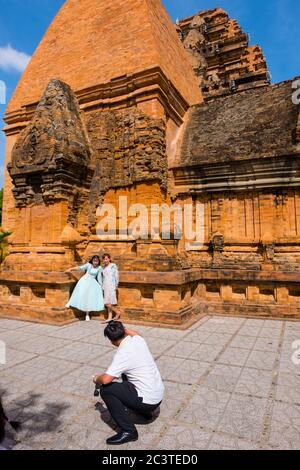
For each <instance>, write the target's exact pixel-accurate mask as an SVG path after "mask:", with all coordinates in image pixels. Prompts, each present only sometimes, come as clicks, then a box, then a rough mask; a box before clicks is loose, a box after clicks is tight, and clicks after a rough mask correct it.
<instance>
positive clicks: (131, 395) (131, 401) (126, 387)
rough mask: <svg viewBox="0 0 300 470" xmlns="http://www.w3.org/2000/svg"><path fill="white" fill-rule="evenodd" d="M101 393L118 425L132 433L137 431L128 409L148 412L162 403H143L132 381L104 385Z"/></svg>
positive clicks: (142, 412) (143, 412)
mask: <svg viewBox="0 0 300 470" xmlns="http://www.w3.org/2000/svg"><path fill="white" fill-rule="evenodd" d="M100 394H101V398H102V400H103V401H104V402H105V404H106V406H107V408H108V410H109V412H110V414H111V415H112V417H113V419H114V420H115V422H116V423H117V425H118V426H119V427H120V428H121V429H122V431H125V432H130V433H133V432H136V427H135V426H134V424H133V423H132V421H131V419H130V416H129V413H128V409H130V410H133V411H136V412H137V413H140V414H147V413H151V412H152V411H154V410H156V408H158V407H159V405H160V403H161V402H160V403H158V404H157V405H148V404H146V403H143V399H142V398H141V397H139V396H138V394H137V391H136V388H135V386H134V385H133V384H132V383H130V382H123V383H119V382H113V383H111V384H109V385H103V386H101V388H100Z"/></svg>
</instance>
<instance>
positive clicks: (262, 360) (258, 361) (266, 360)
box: [246, 350, 276, 370]
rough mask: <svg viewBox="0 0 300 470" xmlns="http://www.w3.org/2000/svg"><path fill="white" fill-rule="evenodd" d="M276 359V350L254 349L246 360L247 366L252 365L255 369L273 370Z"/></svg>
mask: <svg viewBox="0 0 300 470" xmlns="http://www.w3.org/2000/svg"><path fill="white" fill-rule="evenodd" d="M275 359H276V353H275V352H266V351H255V350H253V351H252V352H251V353H250V355H249V357H248V359H247V361H246V367H251V368H253V369H263V370H273V368H274V364H275Z"/></svg>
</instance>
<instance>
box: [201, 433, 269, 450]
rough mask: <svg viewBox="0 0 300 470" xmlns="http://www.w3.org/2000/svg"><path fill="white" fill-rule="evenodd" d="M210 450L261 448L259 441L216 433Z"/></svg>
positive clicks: (209, 447)
mask: <svg viewBox="0 0 300 470" xmlns="http://www.w3.org/2000/svg"><path fill="white" fill-rule="evenodd" d="M208 450H260V446H259V443H255V442H250V441H246V440H244V439H239V438H238V437H232V436H226V435H221V434H215V435H214V436H213V437H212V440H211V442H210V444H209V446H208Z"/></svg>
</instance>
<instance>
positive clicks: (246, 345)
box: [230, 335, 256, 349]
mask: <svg viewBox="0 0 300 470" xmlns="http://www.w3.org/2000/svg"><path fill="white" fill-rule="evenodd" d="M255 342H256V337H255V336H244V335H238V336H236V337H235V338H234V339H233V340H232V341H231V343H230V347H231V348H241V349H253V347H254V344H255Z"/></svg>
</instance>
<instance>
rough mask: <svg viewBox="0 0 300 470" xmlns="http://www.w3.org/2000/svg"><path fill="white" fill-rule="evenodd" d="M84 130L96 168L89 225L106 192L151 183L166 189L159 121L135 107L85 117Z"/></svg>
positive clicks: (162, 130)
mask: <svg viewBox="0 0 300 470" xmlns="http://www.w3.org/2000/svg"><path fill="white" fill-rule="evenodd" d="M87 129H88V132H89V136H90V140H91V144H92V148H93V163H94V164H95V167H96V169H95V173H94V176H93V180H92V184H91V190H90V223H91V225H93V223H94V217H95V210H96V207H97V206H98V205H99V204H100V203H101V201H102V196H103V195H104V194H105V193H106V191H107V190H108V189H117V188H122V187H123V188H124V187H128V186H131V185H133V184H136V183H141V182H150V181H152V182H153V181H157V182H159V183H160V186H161V188H162V189H163V190H166V189H167V180H168V166H167V159H166V157H165V152H166V131H165V124H164V122H163V121H162V120H158V119H153V118H150V117H149V116H147V115H145V114H144V113H142V112H141V111H140V110H138V109H136V108H129V109H127V110H120V111H118V112H116V111H114V112H113V111H107V112H103V111H100V112H95V113H92V114H91V115H90V116H89V117H88V121H87Z"/></svg>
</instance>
